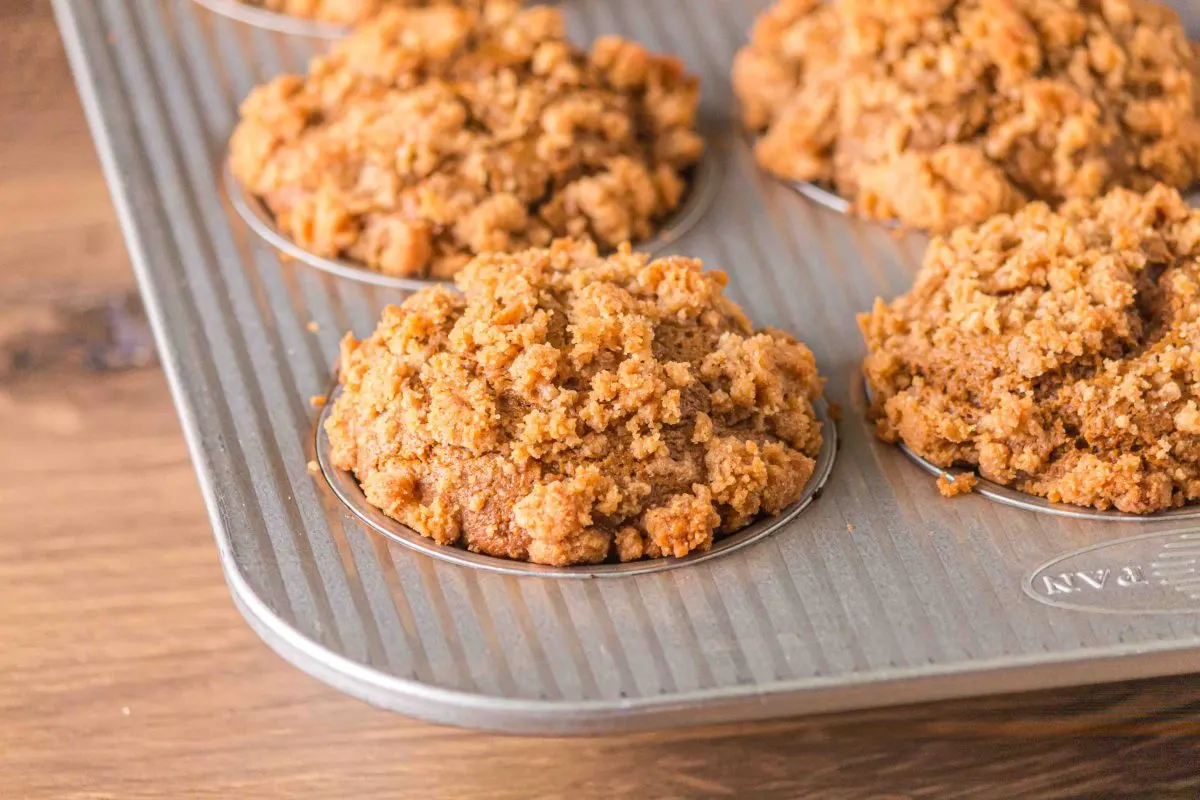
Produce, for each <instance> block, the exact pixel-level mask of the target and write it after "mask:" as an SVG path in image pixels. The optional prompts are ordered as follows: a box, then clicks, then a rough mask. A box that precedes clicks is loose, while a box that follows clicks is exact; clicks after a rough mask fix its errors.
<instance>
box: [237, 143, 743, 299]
mask: <svg viewBox="0 0 1200 800" xmlns="http://www.w3.org/2000/svg"><path fill="white" fill-rule="evenodd" d="M720 174H721V173H720V166H719V165H718V163H717V159H716V157H715V156H714V155H713V154H712V152H711V151H710V150H708V149H706V150H705V153H704V155H703V156H702V157H701V158H700V161H698V162H697V163H696V165H695V167H693V168H692V170H691V174H690V178H691V181H690V185H689V186H688V193H687V195H686V196H685V197H684V200H683V202H682V203H680V205H679V208H677V209H675V211H674V212H673V213H672V214H671V215H670V216H669V217H667V219H666V220H665V221H664V222H663V224H662V227H661V229H660V230H659V231H658V233H657V234H655V236H654V237H653V238H651V239H648V240H646V241H644V242H637V243H635V244H634V245H633V246H634V248H635V249H637V250H640V251H642V252H645V253H652V254H653V253H657V252H659V251H660V250H662V249H663V248H664V247H666V246H668V245H669V244H670V243H671V242H673V241H675V240H677V239H679V238H680V237H681V236H683V235H684V234H685V233H687V232H688V231H689V230H690V229H691V228H692V226H694V225H695V224H696V223H697V222H699V221H700V219H701V217H703V216H704V212H705V211H706V210H707V209H708V207H709V205H711V204H712V200H713V197H714V195H715V193H716V191H717V186H718V183H719V182H720ZM222 179H223V181H224V183H225V192H226V195H227V196H228V197H229V203H230V205H232V206H233V209H234V210H235V211H237V213H238V215H239V216H240V217H241V218H242V221H243V222H245V223H246V227H248V228H250V230H252V231H254V232H255V233H256V234H258V235H259V236H261V237H262V239H263V241H265V242H266V243H267V244H269V245H271V246H272V247H274V248H275V249H276V250H278V251H279V252H281V253H283V254H284V255H286V256H288V257H289V258H292V259H295V260H296V261H299V262H300V263H303V264H307V265H308V266H310V267H315V268H316V269H320V270H324V271H326V272H329V273H331V274H333V275H336V276H338V277H339V278H348V279H350V280H356V281H363V282H364V283H370V284H373V285H375V286H382V287H385V288H389V289H399V290H403V291H406V292H415V291H418V290H420V289H424V288H425V287H428V286H433V285H436V284H439V283H440V284H447V285H450V284H452V283H453V282H452V281H448V280H438V279H436V278H409V277H403V276H399V275H387V274H385V273H382V272H378V271H376V270H373V269H370V268H369V267H367V266H365V265H364V264H361V263H358V262H355V261H351V260H349V259H344V258H326V257H324V256H319V255H317V254H315V253H312V252H310V251H308V250H305V249H304V248H303V247H301V246H300V245H298V244H296V242H295V241H294V240H293V239H291V238H290V237H289V236H288V235H287V234H285V233H284V232H283V231H281V230H280V229H279V226H278V224H276V221H275V215H274V214H272V213H271V210H270V209H269V208H267V204H266V203H264V202H263V200H262V199H261V198H260V197H258V196H256V195H255V194H253V193H252V192H250V191H248V190H247V189H246V188H245V187H244V186H242V184H241V183H239V182H238V180H237V178H235V177H234V176H233V170H232V169H230V167H229V163H228V160H227V161H226V164H225V168H224V170H223V171H222Z"/></svg>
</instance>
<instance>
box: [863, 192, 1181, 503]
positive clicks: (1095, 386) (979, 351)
mask: <svg viewBox="0 0 1200 800" xmlns="http://www.w3.org/2000/svg"><path fill="white" fill-rule="evenodd" d="M1198 258H1200V212H1197V211H1193V210H1191V209H1190V208H1189V207H1188V206H1187V204H1186V203H1185V202H1184V201H1183V200H1182V198H1181V197H1180V196H1179V194H1178V192H1176V191H1175V190H1173V189H1169V188H1166V187H1162V186H1160V187H1156V188H1155V189H1153V190H1151V191H1150V192H1149V193H1147V194H1145V195H1141V194H1137V193H1134V192H1130V191H1127V190H1123V189H1122V190H1116V191H1114V192H1112V193H1110V194H1108V195H1107V196H1105V197H1104V198H1102V199H1099V200H1093V201H1087V200H1072V201H1069V202H1067V203H1065V204H1064V205H1063V206H1062V207H1061V209H1060V210H1059V211H1058V212H1057V213H1056V212H1054V211H1052V210H1051V209H1050V208H1049V207H1048V206H1046V205H1045V204H1043V203H1033V204H1031V205H1029V206H1027V207H1026V208H1024V209H1022V210H1021V211H1019V212H1018V213H1016V214H1014V215H1011V216H1009V215H1001V216H998V217H995V218H993V219H991V220H989V221H988V222H986V223H984V224H983V225H981V226H978V227H974V228H960V229H959V230H956V231H955V232H954V233H953V234H952V235H951V236H949V237H946V238H936V239H934V241H933V243H932V244H931V245H930V248H929V250H928V252H927V254H926V256H925V261H924V264H923V266H922V267H921V270H920V272H919V273H918V275H917V278H916V281H915V284H914V286H913V288H912V289H911V290H910V291H909V292H908V293H907V294H904V295H902V296H900V297H899V298H897V299H896V300H894V301H893V302H892V303H890V304H888V303H884V302H883V301H882V300H876V302H875V307H874V308H873V309H872V310H871V312H870V313H867V314H862V315H860V316H859V325H860V327H861V328H862V331H863V334H864V336H865V338H866V342H867V347H868V350H869V355H868V356H867V358H866V360H865V362H864V365H863V369H864V373H865V375H866V379H867V382H868V384H869V386H870V388H871V390H872V393H873V398H872V405H871V412H870V413H871V416H872V417H873V418H874V419H875V421H876V426H877V432H878V434H879V435H880V436H881V437H882V438H883V439H886V440H888V441H897V440H902V441H903V442H904V443H905V444H907V445H908V446H909V447H910V448H912V449H913V450H914V451H916V452H917V453H919V454H920V455H921V456H923V457H924V458H926V459H928V460H930V461H932V462H933V463H935V464H937V465H938V466H940V467H950V466H952V465H955V464H965V465H971V466H972V467H976V468H977V469H978V472H979V473H980V474H981V475H982V476H983V477H985V478H987V479H989V480H992V481H996V482H997V483H1001V484H1005V485H1009V486H1013V487H1015V488H1017V489H1020V490H1022V491H1025V492H1030V493H1033V494H1037V495H1041V496H1044V497H1047V498H1049V499H1050V500H1052V501H1054V502H1061V503H1072V504H1075V505H1081V506H1094V507H1096V508H1100V509H1106V508H1111V507H1115V508H1117V509H1120V510H1121V511H1126V512H1132V513H1138V514H1142V513H1149V512H1153V511H1159V510H1163V509H1167V508H1172V507H1177V506H1182V505H1185V504H1187V503H1191V502H1194V501H1195V500H1196V499H1197V498H1200V262H1198V260H1197V259H1198Z"/></svg>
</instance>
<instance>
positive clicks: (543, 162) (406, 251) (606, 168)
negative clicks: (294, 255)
mask: <svg viewBox="0 0 1200 800" xmlns="http://www.w3.org/2000/svg"><path fill="white" fill-rule="evenodd" d="M480 8H481V10H479V11H476V10H471V9H464V8H457V7H451V6H445V5H438V6H432V7H429V8H419V9H387V10H384V11H383V12H382V13H381V14H380V15H379V16H377V17H375V18H374V19H373V20H372V21H370V22H369V23H367V24H365V25H364V26H362V27H361V28H359V29H357V30H356V32H355V33H354V35H353V36H351V37H350V38H348V39H346V40H343V41H341V42H339V43H338V44H336V45H334V47H333V49H332V51H331V52H329V53H328V54H325V55H320V56H317V57H315V58H314V59H313V61H312V62H311V64H310V66H309V71H308V74H307V75H303V76H300V75H285V76H282V77H279V78H276V79H275V80H273V81H271V82H270V83H268V84H266V85H264V86H260V87H258V88H257V89H255V90H254V91H253V92H252V93H251V94H250V96H249V97H248V98H247V99H246V101H245V102H244V103H243V104H242V108H241V121H240V123H239V124H238V126H237V129H236V130H235V131H234V134H233V138H232V142H231V145H230V153H231V168H232V170H233V174H234V176H235V177H236V178H237V179H238V181H239V182H241V184H242V185H243V186H244V187H246V188H247V190H248V191H250V192H252V193H253V194H255V195H258V196H259V197H261V198H262V199H263V200H264V202H265V203H266V204H267V206H268V207H269V209H270V210H271V212H272V213H273V214H274V215H275V218H276V220H277V223H278V225H279V227H280V229H281V230H282V231H283V232H284V233H285V234H286V235H288V236H290V237H292V238H293V239H294V240H295V241H296V242H297V243H298V244H299V245H300V246H302V247H304V248H305V249H307V250H309V251H311V252H313V253H315V254H317V255H320V256H324V257H344V258H348V259H351V260H354V261H357V262H359V263H361V264H362V265H363V266H364V267H366V268H368V269H372V270H377V271H380V272H383V273H387V274H390V275H401V276H418V277H430V276H431V277H441V278H444V277H450V276H452V275H453V274H454V273H455V272H457V271H458V270H459V269H460V268H461V267H462V266H463V265H464V264H465V263H466V262H467V261H468V260H470V258H471V257H472V256H473V255H475V254H478V253H486V252H493V251H504V252H515V251H518V250H521V249H524V248H528V247H531V246H546V245H548V244H549V243H550V242H551V240H552V239H554V238H556V237H560V236H570V237H575V238H591V239H592V240H594V241H595V242H596V243H597V244H599V245H600V246H601V247H603V248H606V249H611V248H613V247H615V246H616V245H617V244H619V243H621V242H625V241H639V240H644V239H647V238H650V237H651V236H652V235H653V234H654V233H655V232H656V231H657V230H658V228H659V227H661V225H662V223H663V221H664V220H665V219H666V218H667V217H669V216H670V214H671V212H672V211H674V210H675V209H676V208H678V207H679V205H680V204H681V203H682V201H683V200H684V198H685V195H686V193H687V191H688V188H689V187H688V174H689V171H690V169H691V167H692V166H694V165H695V163H696V162H697V161H698V160H699V158H700V155H701V152H702V150H703V141H702V139H701V138H700V136H699V135H698V134H697V133H696V130H695V120H696V109H697V105H698V102H699V84H698V82H697V81H696V79H695V78H693V77H691V76H689V75H687V74H685V72H684V70H683V68H682V65H681V64H680V62H679V61H678V60H676V59H674V58H669V57H665V56H659V55H654V54H651V53H649V52H647V51H646V50H645V49H644V48H642V47H641V46H640V45H637V44H635V43H633V42H629V41H626V40H623V39H620V38H617V37H614V36H604V37H601V38H599V39H597V40H596V42H595V43H594V45H593V46H592V48H591V50H590V51H589V52H584V51H582V50H580V49H579V48H577V47H575V46H574V45H572V44H571V43H570V42H569V41H568V40H567V39H566V36H565V33H564V29H563V28H564V23H563V16H562V13H561V12H560V11H558V10H555V9H550V8H538V7H533V8H528V9H521V8H520V7H519V4H518V3H516V2H514V1H513V0H485V2H482V3H481V4H480Z"/></svg>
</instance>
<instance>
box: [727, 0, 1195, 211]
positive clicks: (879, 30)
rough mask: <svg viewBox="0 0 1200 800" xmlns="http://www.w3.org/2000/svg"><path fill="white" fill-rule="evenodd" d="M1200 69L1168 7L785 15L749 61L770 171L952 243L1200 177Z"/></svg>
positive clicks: (1040, 4)
mask: <svg viewBox="0 0 1200 800" xmlns="http://www.w3.org/2000/svg"><path fill="white" fill-rule="evenodd" d="M1197 66H1198V65H1197V59H1196V56H1195V54H1194V52H1193V47H1192V45H1191V44H1190V43H1189V42H1188V40H1187V37H1186V35H1185V33H1184V31H1183V28H1182V26H1181V25H1180V23H1179V20H1178V18H1177V17H1176V15H1175V13H1174V12H1173V11H1171V10H1170V9H1169V8H1167V7H1166V6H1164V5H1162V4H1161V3H1158V2H1152V1H1151V0H1109V1H1108V2H1104V3H1092V2H1089V3H1083V4H1079V3H1075V2H1068V1H1067V0H837V1H836V2H833V1H831V2H821V1H820V0H781V2H779V3H778V4H777V5H776V6H774V7H773V8H772V9H771V10H770V11H768V12H767V13H766V14H764V15H763V16H762V17H761V18H760V20H759V22H758V24H757V25H756V26H755V29H754V32H753V35H752V38H751V42H750V44H749V45H748V46H747V47H746V48H744V49H743V50H742V51H741V52H740V53H738V55H737V59H736V61H735V66H734V86H735V89H736V91H737V93H738V96H739V98H740V99H741V102H742V106H743V116H744V121H745V123H746V125H747V126H748V127H749V128H750V129H751V130H754V131H756V132H762V134H763V135H762V137H761V138H760V139H759V141H758V143H757V146H756V148H755V153H756V157H757V159H758V161H759V163H760V164H761V165H762V166H763V168H764V169H767V170H768V171H770V172H772V173H774V174H776V175H778V176H780V177H783V178H786V179H791V180H801V181H815V182H820V183H825V184H828V185H830V186H832V187H833V188H835V189H836V191H837V192H838V193H839V194H841V195H842V196H843V197H846V198H847V199H850V200H851V201H852V202H853V203H854V205H855V208H856V210H857V211H858V212H859V213H861V214H863V215H866V216H869V217H873V218H879V219H893V218H894V219H898V220H900V221H901V222H902V223H904V224H906V225H910V226H913V227H918V228H927V229H931V230H935V231H947V230H950V229H951V228H953V227H955V226H957V225H960V224H969V223H974V222H982V221H983V220H985V219H987V218H988V217H989V216H992V215H993V214H997V213H1002V212H1011V211H1015V210H1016V209H1018V208H1020V207H1021V205H1023V204H1024V203H1025V202H1026V201H1027V199H1040V200H1045V201H1047V202H1051V203H1058V202H1061V201H1063V200H1065V199H1068V198H1094V197H1098V196H1100V195H1101V194H1103V193H1105V192H1106V191H1108V190H1110V189H1112V188H1115V187H1127V188H1133V189H1136V190H1138V191H1145V190H1147V189H1149V188H1150V187H1151V186H1153V185H1154V184H1155V183H1158V182H1162V183H1166V184H1169V185H1172V186H1176V187H1181V188H1183V187H1188V186H1190V185H1191V184H1192V183H1194V182H1195V181H1196V179H1197V176H1198V175H1200V122H1198V120H1197V101H1198V99H1200V94H1198V91H1197V85H1196V76H1197Z"/></svg>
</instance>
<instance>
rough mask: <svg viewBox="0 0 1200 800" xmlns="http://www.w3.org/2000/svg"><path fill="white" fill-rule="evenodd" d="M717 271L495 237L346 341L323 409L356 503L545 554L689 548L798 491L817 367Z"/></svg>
mask: <svg viewBox="0 0 1200 800" xmlns="http://www.w3.org/2000/svg"><path fill="white" fill-rule="evenodd" d="M726 280H727V279H726V276H725V274H724V273H722V272H719V271H708V272H702V271H701V265H700V262H698V261H696V260H694V259H688V258H682V257H669V258H663V259H658V260H654V261H651V260H650V259H649V257H648V256H646V255H644V254H639V253H634V252H632V251H630V249H629V248H628V247H621V248H620V249H619V250H618V252H617V253H615V254H613V255H611V256H609V257H607V258H605V257H603V256H601V255H599V254H598V253H597V250H596V247H595V245H594V244H593V243H591V242H572V241H569V240H560V241H557V242H555V243H554V244H553V246H552V247H550V248H549V249H533V250H529V251H525V252H521V253H515V254H501V253H495V254H489V255H484V256H480V257H478V258H476V259H474V260H473V261H472V262H471V263H470V264H468V265H467V266H466V267H465V268H464V269H463V270H462V271H461V272H459V274H458V278H457V283H458V287H459V288H460V289H461V290H462V292H463V293H464V294H463V295H460V294H458V293H455V292H453V291H451V290H450V289H448V288H443V287H434V288H430V289H425V290H422V291H421V292H418V293H416V294H415V295H413V296H411V297H410V298H408V299H407V300H406V301H405V302H404V303H403V304H402V305H400V306H392V307H389V308H388V309H387V310H386V311H385V312H384V314H383V317H382V319H381V321H380V323H379V326H378V328H377V329H376V330H375V332H374V334H372V335H371V336H370V337H369V338H367V339H365V340H364V341H361V342H360V341H357V340H355V339H354V338H353V336H349V335H348V336H347V337H346V339H345V340H344V342H343V346H342V356H341V375H340V379H341V383H342V390H341V394H340V396H338V398H337V400H336V401H335V402H334V405H333V409H332V411H331V416H330V417H329V419H328V420H327V422H326V430H327V432H328V434H329V439H330V443H331V446H332V459H333V463H334V464H335V465H336V466H337V467H339V468H341V469H345V470H351V471H353V472H354V474H355V475H356V477H357V478H358V480H359V482H360V485H361V486H362V489H363V492H364V494H365V495H366V498H367V501H368V502H370V503H371V504H372V505H374V506H377V507H378V508H380V509H382V510H383V511H384V512H385V513H386V514H388V515H389V516H391V517H393V518H395V519H396V520H398V521H400V522H401V523H403V524H405V525H407V526H409V527H410V528H412V529H414V530H416V531H418V532H420V533H421V534H423V535H425V536H428V537H430V538H432V539H434V540H435V541H437V542H439V543H441V544H445V545H458V546H464V547H467V548H469V549H471V550H474V551H477V552H480V553H485V554H488V555H493V556H501V557H507V558H512V559H521V560H528V561H533V562H538V563H542V564H555V565H567V564H579V563H595V562H601V561H605V560H606V559H607V560H621V561H632V560H636V559H640V558H656V557H660V556H684V555H686V554H688V553H690V552H695V551H703V550H707V549H708V548H709V547H710V546H711V544H712V542H713V539H714V537H717V536H720V535H722V534H726V533H729V532H731V531H735V530H737V529H739V528H742V527H744V526H746V525H748V524H750V523H751V522H752V521H754V520H755V519H757V518H759V517H760V516H762V515H770V514H776V513H778V512H779V511H780V510H781V509H783V508H784V507H785V506H786V505H788V504H789V503H791V502H793V501H794V500H796V499H798V498H799V496H800V495H801V493H802V491H803V488H804V485H805V484H806V483H807V481H808V479H809V478H810V477H811V475H812V473H813V470H814V467H815V458H816V456H817V454H818V453H819V451H820V447H821V441H822V434H821V423H820V422H819V421H818V419H817V418H816V416H815V415H814V411H813V406H812V403H813V401H814V400H816V398H817V397H818V396H819V395H820V393H821V390H822V379H821V378H820V377H819V376H818V374H817V369H816V366H815V363H814V361H813V356H812V353H811V352H809V350H808V348H806V347H805V346H804V345H802V344H800V343H798V342H797V341H796V340H795V339H793V338H792V337H791V336H789V335H788V334H786V333H783V332H781V331H778V330H772V329H767V330H763V331H759V332H755V331H754V330H753V329H752V328H751V325H750V323H749V321H748V320H747V319H746V317H745V316H744V315H743V314H742V312H741V310H740V309H739V308H738V307H737V305H736V304H734V303H733V302H732V301H730V300H728V299H727V298H725V297H724V296H723V294H722V291H723V289H724V286H725V283H726Z"/></svg>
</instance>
